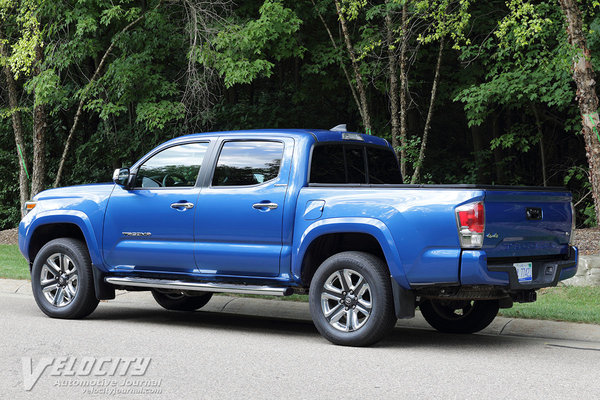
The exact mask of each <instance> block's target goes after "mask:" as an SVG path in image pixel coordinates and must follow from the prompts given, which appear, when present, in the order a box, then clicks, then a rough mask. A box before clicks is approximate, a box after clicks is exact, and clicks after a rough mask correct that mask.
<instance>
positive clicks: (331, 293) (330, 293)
mask: <svg viewBox="0 0 600 400" xmlns="http://www.w3.org/2000/svg"><path fill="white" fill-rule="evenodd" d="M324 297H326V298H327V299H329V300H335V301H340V300H341V299H342V295H341V293H338V292H334V291H331V290H328V289H325V290H324V291H323V293H322V294H321V298H324Z"/></svg>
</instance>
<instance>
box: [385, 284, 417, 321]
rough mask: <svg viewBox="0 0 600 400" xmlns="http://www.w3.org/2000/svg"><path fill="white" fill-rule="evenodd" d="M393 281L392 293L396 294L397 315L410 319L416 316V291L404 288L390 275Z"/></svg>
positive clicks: (400, 317) (395, 306)
mask: <svg viewBox="0 0 600 400" xmlns="http://www.w3.org/2000/svg"><path fill="white" fill-rule="evenodd" d="M390 280H391V282H392V294H393V295H394V309H395V311H396V317H398V318H399V319H408V318H413V317H414V316H415V308H416V306H415V292H414V291H412V290H407V289H404V288H403V287H402V286H400V285H399V284H398V282H396V280H395V279H394V278H393V277H390Z"/></svg>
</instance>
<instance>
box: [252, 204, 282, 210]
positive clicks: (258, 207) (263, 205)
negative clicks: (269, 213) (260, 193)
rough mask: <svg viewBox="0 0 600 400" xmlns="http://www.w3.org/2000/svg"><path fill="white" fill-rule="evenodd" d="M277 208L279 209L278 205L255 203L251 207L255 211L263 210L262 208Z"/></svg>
mask: <svg viewBox="0 0 600 400" xmlns="http://www.w3.org/2000/svg"><path fill="white" fill-rule="evenodd" d="M277 207H279V205H278V204H277V203H256V204H253V205H252V208H255V209H257V210H260V209H263V208H268V209H269V210H274V209H276V208H277Z"/></svg>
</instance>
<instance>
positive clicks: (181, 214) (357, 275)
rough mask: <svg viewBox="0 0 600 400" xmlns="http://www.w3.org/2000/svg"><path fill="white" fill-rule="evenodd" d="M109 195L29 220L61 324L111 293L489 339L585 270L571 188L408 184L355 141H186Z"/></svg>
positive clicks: (44, 291) (382, 153) (42, 303)
mask: <svg viewBox="0 0 600 400" xmlns="http://www.w3.org/2000/svg"><path fill="white" fill-rule="evenodd" d="M113 181H114V182H113V183H110V184H108V183H104V184H92V185H83V186H73V187H64V188H57V189H51V190H46V191H44V192H42V193H40V194H38V195H37V196H35V198H34V199H33V200H32V201H31V202H28V203H27V204H26V210H27V212H28V213H27V214H26V215H25V217H24V218H23V219H22V221H21V223H20V225H19V246H20V249H21V252H22V253H23V255H24V256H25V258H26V259H27V260H28V261H29V265H30V269H31V284H32V286H33V294H34V297H35V300H36V302H37V304H38V306H39V308H40V309H41V310H42V311H43V312H44V313H45V314H47V315H48V316H50V317H55V318H82V317H85V316H87V315H89V314H90V313H92V312H93V311H94V309H95V308H96V307H97V305H98V301H99V300H106V299H113V298H114V297H115V289H124V290H148V291H151V293H152V295H153V297H154V298H155V299H156V301H157V302H158V304H160V305H161V306H162V307H164V308H166V309H169V310H178V311H194V310H197V309H199V308H201V307H202V306H204V305H205V304H206V303H207V302H208V301H209V300H210V298H211V296H212V295H213V293H215V292H222V293H246V294H263V295H272V296H286V295H290V294H292V293H294V292H296V293H307V294H308V298H309V306H310V312H311V315H312V318H313V321H314V324H315V326H316V327H317V329H318V330H319V332H320V333H321V334H322V335H323V336H324V337H325V338H327V339H328V340H330V341H331V342H333V343H335V344H341V345H351V346H366V345H370V344H373V343H375V342H377V341H379V340H380V339H382V338H383V337H384V335H385V334H386V333H388V332H389V331H390V330H391V329H392V328H393V326H394V324H395V322H396V321H397V319H398V318H411V317H413V316H414V315H415V309H416V308H417V307H418V308H419V309H420V311H421V313H422V314H423V316H424V317H425V319H426V320H427V321H428V323H429V324H430V325H431V326H432V327H434V328H435V329H437V330H439V331H442V332H452V333H473V332H477V331H479V330H481V329H483V328H485V327H486V326H487V325H489V324H490V323H491V322H492V320H493V319H494V318H495V316H496V315H497V313H498V310H499V308H509V307H511V306H512V305H513V302H532V301H535V300H536V290H537V289H539V288H543V287H548V286H554V285H556V284H557V282H558V281H560V280H563V279H567V278H570V277H572V276H573V275H575V273H576V270H577V249H576V248H575V247H573V246H571V243H572V240H571V239H572V232H573V224H574V216H573V207H572V204H571V194H570V193H569V192H568V191H566V190H565V189H561V188H546V187H544V188H538V187H503V186H478V185H404V184H402V178H401V175H400V171H399V167H398V161H397V158H396V156H395V153H394V151H393V149H392V147H391V146H390V144H389V143H388V142H387V141H386V140H384V139H382V138H379V137H375V136H370V135H365V134H359V133H352V132H347V131H346V130H345V129H344V128H343V127H341V128H340V127H336V128H334V129H333V130H296V129H294V130H285V129H268V130H246V131H232V132H213V133H202V134H193V135H187V136H181V137H178V138H175V139H173V140H170V141H168V142H166V143H164V144H162V145H160V146H158V147H157V148H155V149H154V150H152V151H150V152H149V153H148V154H146V155H145V156H144V157H142V158H141V159H140V160H139V161H138V162H137V163H135V164H134V165H133V166H132V167H131V168H121V169H118V170H116V171H115V174H114V176H113Z"/></svg>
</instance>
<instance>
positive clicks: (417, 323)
mask: <svg viewBox="0 0 600 400" xmlns="http://www.w3.org/2000/svg"><path fill="white" fill-rule="evenodd" d="M0 293H2V294H12V295H21V296H32V294H31V283H30V282H29V281H27V280H14V279H0ZM118 303H121V304H123V303H127V304H139V305H140V306H141V305H152V306H155V302H154V300H153V299H152V296H149V295H148V293H146V292H125V291H118V292H117V298H116V299H115V300H110V301H108V302H106V304H118ZM202 311H203V312H212V313H225V314H238V315H249V316H257V317H266V318H279V319H288V320H290V319H291V320H298V321H306V322H311V321H312V319H311V316H310V311H309V308H308V303H303V302H294V301H282V300H267V299H257V298H248V297H232V296H222V295H219V296H214V297H213V298H212V299H211V301H210V302H209V303H208V304H207V305H206V306H204V307H203V308H202ZM415 314H416V315H415V318H412V319H401V320H398V322H397V323H396V328H408V329H419V330H428V331H433V328H431V327H430V326H429V324H428V323H427V322H426V321H425V319H424V318H423V316H422V315H421V313H420V312H419V311H417V312H416V313H415ZM479 334H484V335H491V336H518V337H529V338H537V339H540V338H541V339H558V340H570V341H582V342H600V325H593V324H583V323H575V322H559V321H547V320H535V319H519V318H505V317H496V319H494V321H493V322H492V323H491V324H490V326H488V327H487V328H485V329H484V330H483V331H481V332H480V333H479Z"/></svg>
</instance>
